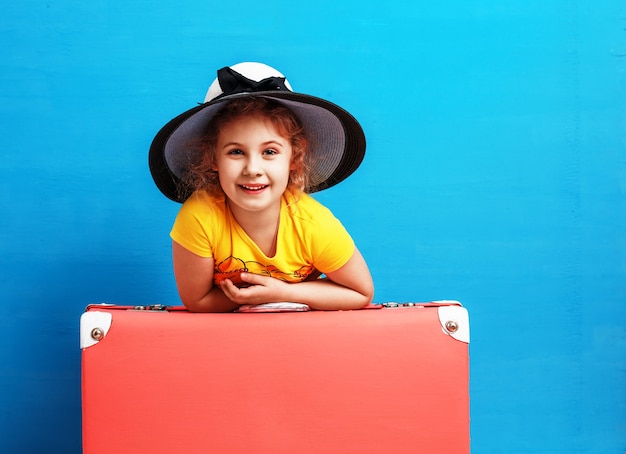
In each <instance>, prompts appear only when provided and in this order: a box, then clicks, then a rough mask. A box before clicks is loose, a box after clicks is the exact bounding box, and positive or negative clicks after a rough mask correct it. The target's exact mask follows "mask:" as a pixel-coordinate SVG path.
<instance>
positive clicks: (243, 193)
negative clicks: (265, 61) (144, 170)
mask: <svg viewBox="0 0 626 454" xmlns="http://www.w3.org/2000/svg"><path fill="white" fill-rule="evenodd" d="M364 150H365V139H364V136H363V132H362V129H361V127H360V126H359V124H358V122H357V121H356V120H355V119H354V118H353V117H352V116H350V114H348V113H347V112H345V111H344V110H342V109H341V108H339V107H338V106H336V105H334V104H332V103H329V102H328V101H325V100H321V99H319V98H314V97H311V96H308V95H303V94H298V93H294V92H292V91H291V88H290V86H289V84H288V82H287V81H286V79H285V78H284V77H283V76H282V74H280V73H278V72H277V71H276V70H274V69H273V68H270V67H268V66H266V65H262V64H259V63H242V64H239V65H235V66H233V67H231V68H223V69H222V70H220V71H218V79H216V81H215V82H214V83H213V85H212V86H211V88H210V89H209V93H208V94H207V100H206V102H205V103H204V104H202V105H200V106H199V107H197V108H195V109H192V110H190V111H188V112H185V113H184V114H183V115H181V116H179V117H177V118H175V119H174V120H172V121H171V122H170V123H168V124H167V125H166V126H165V127H164V128H163V129H162V130H161V131H160V132H159V134H157V136H156V137H155V140H154V142H153V144H152V147H151V150H150V166H151V171H152V174H153V177H154V179H155V182H156V183H157V186H158V187H159V189H160V190H161V191H162V192H163V193H164V194H165V195H167V196H168V197H170V198H172V199H173V200H177V201H181V202H183V201H184V204H183V206H182V207H181V210H180V212H179V214H178V216H177V218H176V221H175V223H174V227H173V228H172V232H171V234H170V235H171V237H172V252H173V263H174V275H175V277H176V284H177V287H178V291H179V294H180V297H181V300H182V302H183V304H184V305H185V306H186V307H187V308H188V309H189V310H190V311H196V312H227V311H232V310H235V309H238V308H239V307H240V306H242V305H245V306H250V305H261V304H265V303H275V302H284V301H288V302H296V303H301V304H306V305H307V306H309V307H310V308H312V309H319V310H339V309H356V308H360V307H363V306H366V305H367V304H369V303H370V302H371V301H372V297H373V291H374V286H373V282H372V278H371V275H370V272H369V270H368V268H367V265H366V263H365V260H364V259H363V257H362V255H361V254H360V252H359V251H358V249H357V248H356V247H355V245H354V242H353V241H352V239H351V237H350V235H349V234H348V233H347V231H346V230H345V228H344V227H343V226H342V225H341V223H340V222H339V221H338V220H337V219H336V218H335V217H334V216H333V215H332V213H331V212H330V211H329V210H328V209H327V208H325V207H323V206H322V205H321V204H319V202H317V201H316V200H315V199H313V198H312V197H311V196H310V195H308V194H307V192H314V191H317V190H321V189H324V188H326V187H330V186H332V185H334V184H337V183H338V182H340V181H342V180H343V179H345V178H346V177H347V176H349V175H350V174H351V173H352V172H354V170H356V168H357V167H358V165H359V164H360V162H361V161H362V159H363V155H364ZM322 274H323V275H325V278H324V279H321V278H320V276H321V275H322Z"/></svg>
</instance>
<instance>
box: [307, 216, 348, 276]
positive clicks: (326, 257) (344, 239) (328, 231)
mask: <svg viewBox="0 0 626 454" xmlns="http://www.w3.org/2000/svg"><path fill="white" fill-rule="evenodd" d="M313 235H314V237H313V239H312V244H313V245H314V247H313V253H314V266H315V268H316V269H317V270H319V271H321V272H322V273H332V272H333V271H337V270H338V269H339V268H341V267H342V266H344V265H345V264H346V263H347V262H348V260H350V258H351V257H352V255H353V254H354V248H355V246H354V241H353V239H352V237H351V236H350V234H349V233H348V231H347V230H346V228H345V227H344V226H343V224H342V223H341V221H339V219H337V218H336V217H335V216H334V215H333V214H332V212H331V211H330V210H329V209H328V208H325V207H321V209H320V211H319V212H318V213H317V216H316V228H315V229H313Z"/></svg>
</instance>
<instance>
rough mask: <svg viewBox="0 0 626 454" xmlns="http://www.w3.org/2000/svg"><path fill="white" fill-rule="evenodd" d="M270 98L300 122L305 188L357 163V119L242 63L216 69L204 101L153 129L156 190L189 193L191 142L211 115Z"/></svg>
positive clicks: (360, 141) (326, 183) (331, 181)
mask: <svg viewBox="0 0 626 454" xmlns="http://www.w3.org/2000/svg"><path fill="white" fill-rule="evenodd" d="M247 96H256V97H265V98H271V99H273V100H275V101H277V102H279V103H281V104H283V105H285V106H286V107H288V108H289V109H291V110H292V111H293V112H294V113H295V115H296V116H297V117H298V119H299V120H300V122H301V123H302V125H303V126H304V134H305V136H306V139H307V144H308V147H307V153H309V154H310V155H311V160H310V162H311V163H312V165H311V166H312V167H311V169H310V174H309V185H308V187H306V188H305V191H306V192H309V193H311V192H317V191H321V190H322V189H327V188H330V187H331V186H334V185H336V184H337V183H340V182H341V181H343V180H345V179H346V178H347V177H348V176H350V175H351V174H352V173H353V172H354V171H355V170H356V169H357V168H358V167H359V165H360V164H361V162H362V161H363V157H364V155H365V134H364V133H363V129H362V128H361V125H360V124H359V122H358V121H357V120H356V119H355V118H354V117H353V116H352V115H350V114H349V113H348V112H346V111H345V110H344V109H342V108H341V107H339V106H337V105H336V104H333V103H331V102H329V101H326V100H324V99H321V98H316V97H314V96H309V95H305V94H302V93H295V92H294V91H293V90H292V89H291V85H290V84H289V82H288V81H287V79H286V78H285V77H284V76H283V75H282V74H281V73H280V72H278V71H277V70H276V69H274V68H272V67H270V66H267V65H265V64H263V63H253V62H244V63H238V64H236V65H233V66H230V67H228V66H227V67H225V68H222V69H220V70H218V72H217V78H216V79H215V80H214V81H213V83H212V84H211V86H210V87H209V90H208V92H207V94H206V98H205V100H204V103H203V104H200V105H198V106H196V107H194V108H193V109H190V110H188V111H186V112H183V113H182V114H181V115H179V116H177V117H176V118H174V119H172V120H171V121H169V122H168V123H167V124H166V125H165V126H163V128H161V130H160V131H159V132H158V133H157V135H156V136H155V137H154V140H153V141H152V145H151V146H150V153H149V164H150V173H151V174H152V178H153V179H154V182H155V183H156V185H157V187H158V188H159V190H160V191H161V192H162V193H163V194H165V195H166V196H167V197H168V198H170V199H172V200H174V201H176V202H184V201H185V200H186V199H187V197H188V196H189V195H190V192H189V190H185V189H184V188H183V187H182V180H183V177H184V172H185V169H186V165H187V163H188V162H189V160H190V154H191V153H192V152H193V151H192V147H190V144H191V143H192V142H193V141H194V140H196V139H198V138H200V137H202V135H203V134H204V131H205V129H206V127H207V125H208V124H209V122H210V121H211V119H212V118H213V116H214V115H215V114H216V113H217V112H219V110H220V109H221V108H222V107H223V106H224V103H226V102H228V101H231V100H233V99H237V98H241V97H247Z"/></svg>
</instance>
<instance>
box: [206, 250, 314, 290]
mask: <svg viewBox="0 0 626 454" xmlns="http://www.w3.org/2000/svg"><path fill="white" fill-rule="evenodd" d="M314 271H315V268H313V266H311V265H305V266H302V267H300V268H298V269H297V270H294V271H291V272H286V271H283V270H280V269H278V268H277V267H276V266H274V265H264V264H262V263H259V262H255V261H248V262H247V261H245V260H242V259H240V258H237V257H233V256H230V257H228V258H227V259H226V260H223V261H222V262H220V263H218V264H217V265H215V271H214V274H213V280H214V281H215V283H216V284H219V283H220V282H221V281H223V280H224V279H230V280H231V281H232V282H233V284H235V285H245V283H244V282H243V281H242V280H241V278H240V277H239V275H240V274H241V273H244V272H245V273H253V274H260V275H263V276H270V277H274V278H276V279H280V280H282V281H285V282H302V281H305V280H306V279H307V278H309V277H310V276H311V275H312V274H313V272H314Z"/></svg>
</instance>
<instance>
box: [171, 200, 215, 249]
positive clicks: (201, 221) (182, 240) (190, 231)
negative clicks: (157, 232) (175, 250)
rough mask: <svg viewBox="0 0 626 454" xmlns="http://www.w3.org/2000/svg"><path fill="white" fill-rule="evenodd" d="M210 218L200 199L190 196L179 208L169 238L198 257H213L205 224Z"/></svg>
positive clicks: (208, 211) (209, 235) (210, 238)
mask: <svg viewBox="0 0 626 454" xmlns="http://www.w3.org/2000/svg"><path fill="white" fill-rule="evenodd" d="M210 217H211V213H210V210H209V209H208V207H207V206H206V205H205V204H204V203H202V199H201V198H199V197H195V196H194V195H192V196H191V197H189V199H187V200H186V201H185V203H183V205H182V207H181V208H180V211H179V212H178V215H177V216H176V220H175V221H174V226H173V227H172V231H171V232H170V237H171V238H172V240H174V241H176V242H177V243H178V244H180V245H181V246H182V247H184V248H185V249H187V250H189V251H191V252H193V253H194V254H196V255H199V256H200V257H213V247H212V237H211V234H210V232H209V231H208V229H207V223H206V220H207V219H210Z"/></svg>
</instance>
